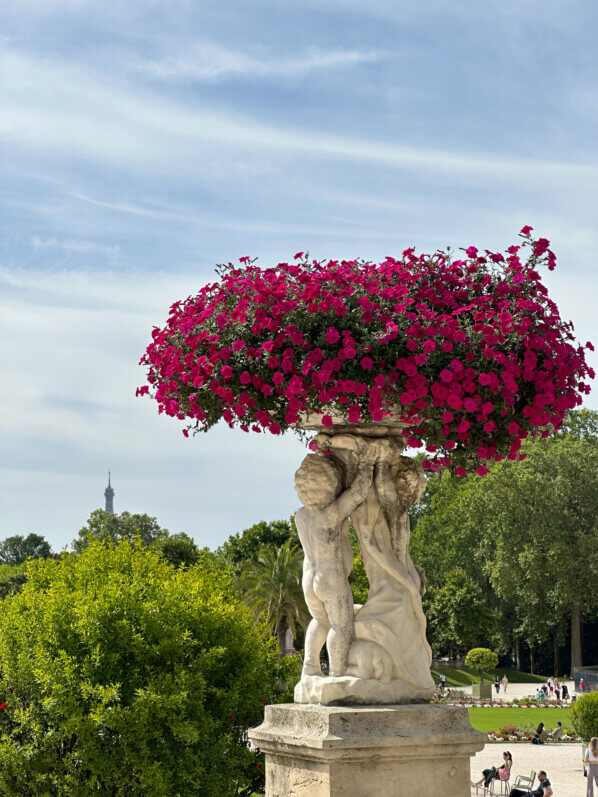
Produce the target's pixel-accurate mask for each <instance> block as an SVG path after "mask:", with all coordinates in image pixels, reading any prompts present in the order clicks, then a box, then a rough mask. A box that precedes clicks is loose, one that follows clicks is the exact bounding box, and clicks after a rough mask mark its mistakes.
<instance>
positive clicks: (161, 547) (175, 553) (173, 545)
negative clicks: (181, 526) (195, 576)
mask: <svg viewBox="0 0 598 797" xmlns="http://www.w3.org/2000/svg"><path fill="white" fill-rule="evenodd" d="M153 547H154V549H155V550H156V551H158V552H159V553H160V554H161V555H162V556H163V557H164V559H166V561H167V562H170V564H171V565H174V567H183V566H187V567H188V566H189V565H193V564H195V563H196V562H197V561H198V560H199V558H200V557H199V548H198V547H197V545H196V544H195V543H194V542H193V540H192V539H191V537H190V536H189V535H188V534H185V532H181V533H180V534H171V535H170V536H169V537H160V538H159V539H157V540H156V541H155V542H154V543H153Z"/></svg>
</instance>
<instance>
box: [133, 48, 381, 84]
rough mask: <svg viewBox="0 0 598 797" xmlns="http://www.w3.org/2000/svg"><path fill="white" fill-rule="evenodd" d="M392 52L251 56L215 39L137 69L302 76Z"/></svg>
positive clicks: (209, 75)
mask: <svg viewBox="0 0 598 797" xmlns="http://www.w3.org/2000/svg"><path fill="white" fill-rule="evenodd" d="M388 57H389V56H388V54H386V53H384V52H376V51H361V50H329V51H324V50H315V49H312V50H308V51H306V52H305V53H303V54H300V55H296V56H293V57H288V56H275V55H272V53H267V54H264V55H262V56H255V55H254V56H252V55H248V54H247V53H246V52H243V51H241V50H232V49H229V48H227V47H223V46H222V45H219V44H215V43H213V42H203V43H201V44H198V45H196V46H195V47H194V48H193V49H191V50H190V51H188V52H186V53H184V54H179V55H176V56H175V57H170V58H168V57H166V58H164V59H161V60H154V61H144V62H140V63H139V64H138V65H137V66H136V69H137V71H139V72H142V73H145V74H148V75H151V76H152V77H156V78H159V79H162V80H171V79H176V80H187V81H204V80H205V81H210V80H218V79H223V78H232V77H242V78H275V79H281V78H302V77H305V76H306V75H309V74H311V73H313V72H326V71H330V70H339V69H347V68H349V67H353V66H357V65H359V64H367V63H373V62H376V61H381V60H383V59H384V58H388Z"/></svg>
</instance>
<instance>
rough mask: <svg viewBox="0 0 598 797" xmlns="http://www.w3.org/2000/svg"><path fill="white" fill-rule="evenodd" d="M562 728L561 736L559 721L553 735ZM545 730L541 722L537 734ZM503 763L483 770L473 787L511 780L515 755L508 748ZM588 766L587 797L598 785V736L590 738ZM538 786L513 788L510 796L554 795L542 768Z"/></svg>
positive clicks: (543, 796)
mask: <svg viewBox="0 0 598 797" xmlns="http://www.w3.org/2000/svg"><path fill="white" fill-rule="evenodd" d="M559 728H560V733H559V737H560V735H561V734H562V732H563V726H562V725H561V723H560V722H557V727H556V728H555V730H554V731H553V732H552V733H553V735H554V734H556V733H557V731H558V729H559ZM543 730H544V725H543V724H542V723H540V725H539V726H538V729H537V730H536V736H538V735H539V736H541V735H542V732H543ZM502 757H503V763H502V764H501V765H500V766H499V767H490V768H489V769H485V770H484V771H483V772H482V777H481V778H480V780H479V781H478V782H477V783H473V782H472V784H471V785H472V786H473V787H477V786H482V784H483V785H484V787H485V788H488V786H490V784H491V783H492V781H493V780H502V781H509V780H510V779H511V769H512V768H513V757H512V755H511V753H510V752H509V751H508V750H505V752H504V753H503V754H502ZM584 763H585V766H586V775H587V778H588V785H587V790H586V797H594V785H596V786H598V738H597V737H594V738H592V739H590V744H589V746H588V749H587V750H586V755H585V759H584ZM537 778H538V786H537V787H536V788H535V789H530V790H528V791H526V790H525V789H518V788H512V789H511V791H510V792H509V797H552V795H553V794H554V792H553V791H552V787H551V785H550V781H549V779H548V775H547V774H546V772H545V771H544V770H543V769H541V770H539V772H538V775H537Z"/></svg>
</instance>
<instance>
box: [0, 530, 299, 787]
mask: <svg viewBox="0 0 598 797" xmlns="http://www.w3.org/2000/svg"><path fill="white" fill-rule="evenodd" d="M27 579H28V580H27V583H26V584H25V585H24V587H23V590H22V592H21V593H20V594H17V595H14V596H11V597H8V598H6V599H5V600H4V601H0V622H1V626H2V635H1V636H0V700H1V701H2V702H1V703H0V793H1V794H3V795H11V797H14V796H16V795H35V797H44V796H45V795H60V796H61V797H64V796H65V795H66V796H67V797H68V796H69V795H73V796H74V795H76V796H77V797H83V796H84V795H91V794H94V795H97V794H106V795H127V796H128V797H131V796H133V797H134V796H135V795H144V797H153V796H155V797H162V795H164V797H166V795H168V797H172V796H174V795H197V794H201V795H203V796H204V797H227V796H228V795H242V794H250V793H251V792H252V791H253V790H255V789H256V788H258V787H259V784H260V781H261V780H262V778H263V774H262V769H263V767H262V764H261V759H260V757H259V756H258V755H257V754H256V753H253V752H251V751H250V750H249V749H248V748H247V745H246V743H245V741H244V735H245V732H246V729H247V728H248V727H249V726H252V725H256V724H258V723H259V722H260V721H261V718H262V710H263V704H264V703H270V702H273V701H275V700H276V699H277V698H278V697H279V686H278V678H279V676H280V670H279V667H278V657H277V655H276V649H275V645H274V643H273V640H271V639H270V638H269V637H268V635H267V632H266V631H265V630H264V629H263V628H262V627H261V626H256V624H255V622H254V620H253V618H252V616H251V613H250V611H249V609H247V608H245V607H243V606H242V605H241V604H240V603H239V602H238V601H237V600H236V599H235V598H234V596H233V595H232V593H231V588H230V585H229V582H228V577H227V575H226V574H225V573H224V572H223V571H219V570H218V569H217V568H214V567H213V563H211V564H210V566H209V567H208V566H207V565H206V563H203V564H202V562H201V561H200V563H199V564H197V565H194V566H192V567H189V568H180V569H175V568H174V567H172V566H171V565H169V564H168V563H167V562H166V561H164V559H163V558H161V557H160V555H159V554H158V553H157V552H155V551H151V550H147V549H144V548H143V547H142V546H141V545H140V544H137V545H132V544H130V543H122V544H120V545H118V546H116V547H107V546H105V545H101V544H99V543H97V542H93V543H92V544H91V545H89V546H88V547H87V548H86V549H85V550H83V552H82V553H81V554H80V555H78V556H77V555H70V554H67V555H65V556H64V558H63V559H62V560H60V561H54V560H48V561H38V562H33V563H31V564H29V566H28V568H27ZM283 675H284V673H283Z"/></svg>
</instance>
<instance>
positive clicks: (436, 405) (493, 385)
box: [137, 226, 594, 475]
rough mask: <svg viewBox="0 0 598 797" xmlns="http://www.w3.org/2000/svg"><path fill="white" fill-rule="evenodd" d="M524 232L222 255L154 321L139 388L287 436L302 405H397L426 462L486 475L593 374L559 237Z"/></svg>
mask: <svg viewBox="0 0 598 797" xmlns="http://www.w3.org/2000/svg"><path fill="white" fill-rule="evenodd" d="M520 235H521V238H522V241H521V244H520V245H513V246H510V247H508V249H507V250H506V252H505V253H504V254H502V253H499V252H491V251H488V250H485V251H484V253H483V254H480V251H479V250H478V249H477V248H476V247H473V246H469V247H467V248H466V249H465V250H463V251H464V255H463V256H462V257H458V258H457V257H455V256H454V255H453V254H452V253H450V252H436V253H434V254H432V255H426V254H420V255H417V254H416V253H415V251H414V250H413V249H406V250H405V251H404V252H403V254H402V256H401V258H399V259H395V258H392V257H387V258H386V259H385V260H384V261H383V262H382V263H379V264H374V263H370V262H367V261H363V260H349V261H346V260H343V261H336V260H330V261H327V262H318V261H310V260H309V256H308V255H307V254H304V253H298V254H297V255H296V256H295V262H293V263H279V264H278V265H277V266H275V267H273V268H266V269H262V268H259V267H258V266H256V265H255V261H253V260H250V259H249V258H247V257H245V258H241V266H239V267H236V266H234V265H233V264H231V263H229V264H228V265H226V266H220V267H219V268H218V269H217V272H218V275H219V277H220V279H219V281H217V282H213V283H210V284H208V285H206V286H205V287H204V288H202V289H201V290H200V291H199V293H198V294H197V295H196V296H190V297H188V298H187V299H186V300H184V301H180V302H175V304H173V305H172V307H171V308H170V315H169V317H168V320H167V322H166V325H165V326H164V327H162V328H158V327H156V328H154V330H153V332H152V342H151V343H150V345H149V346H148V348H147V351H146V353H145V355H144V356H143V357H142V359H141V363H142V364H143V365H145V366H146V367H147V368H148V375H147V379H148V384H147V385H144V386H143V387H140V388H139V389H138V391H137V393H138V394H140V395H145V394H150V395H151V396H152V397H153V398H154V399H155V400H156V401H157V403H158V411H159V412H160V413H166V414H167V415H170V416H172V417H176V418H178V419H180V420H187V421H189V425H188V426H187V427H186V428H185V430H184V431H185V433H186V434H187V435H188V433H189V431H191V430H193V431H207V430H208V429H209V428H211V427H212V426H213V425H214V424H216V423H217V422H218V421H219V420H221V419H224V420H225V421H226V423H228V424H229V425H230V426H231V427H239V428H240V429H242V430H243V431H245V432H249V431H253V432H262V431H269V432H271V433H272V434H281V433H282V432H284V431H286V430H287V429H289V428H294V429H297V426H296V425H297V423H298V421H299V419H300V417H301V415H302V414H304V413H312V414H320V415H321V416H322V423H323V425H324V426H328V427H330V426H332V425H333V424H334V422H335V419H336V418H338V417H339V416H340V417H341V418H342V419H343V422H344V423H350V424H351V423H359V424H364V423H365V424H367V423H374V422H379V421H383V420H384V419H385V418H388V417H394V418H398V419H400V420H402V421H403V422H404V423H405V424H406V429H405V430H404V432H403V433H404V435H405V436H406V437H407V442H408V444H409V445H410V446H414V447H422V446H425V448H426V452H427V453H428V454H430V456H429V457H428V459H427V460H426V462H425V463H424V467H427V468H428V469H430V470H433V471H438V470H440V469H441V468H443V467H449V468H451V470H452V471H453V472H455V473H456V474H457V475H465V474H466V473H468V472H477V473H478V474H480V475H484V474H485V473H486V467H485V466H484V461H486V460H495V461H498V460H500V459H503V458H504V457H508V458H509V459H521V458H523V455H522V454H521V453H520V451H519V450H520V447H521V441H522V440H523V439H524V438H525V437H526V436H528V435H529V434H532V435H535V434H538V433H541V434H542V435H544V436H546V435H547V434H549V433H550V431H551V429H558V428H559V426H560V424H561V422H562V420H563V418H564V415H565V413H566V412H567V410H568V409H571V408H573V407H576V406H578V405H579V404H581V403H582V396H583V394H586V393H589V385H588V384H587V381H584V380H587V379H588V378H589V379H591V378H593V377H594V372H593V371H592V369H591V368H589V366H588V365H587V363H586V360H585V355H584V348H592V345H591V343H587V344H586V346H585V347H583V346H580V345H577V344H576V343H575V340H574V337H573V326H572V324H571V323H569V322H566V321H563V320H562V319H561V317H560V315H559V311H558V308H557V307H556V305H555V303H554V302H553V301H552V300H551V299H550V298H549V296H548V291H547V289H546V287H545V286H544V285H543V284H542V281H541V278H540V274H539V271H538V269H539V268H540V267H541V266H543V265H546V266H547V267H548V268H549V269H553V268H554V266H555V262H556V258H555V256H554V253H553V252H552V250H551V249H550V248H549V247H550V242H549V241H548V240H547V239H546V238H538V239H534V238H533V237H532V228H531V227H527V226H526V227H524V228H523V229H522V231H521V233H520ZM526 249H527V250H528V251H527V258H523V257H522V254H523V252H524V251H525V250H526ZM298 431H299V433H301V430H298Z"/></svg>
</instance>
